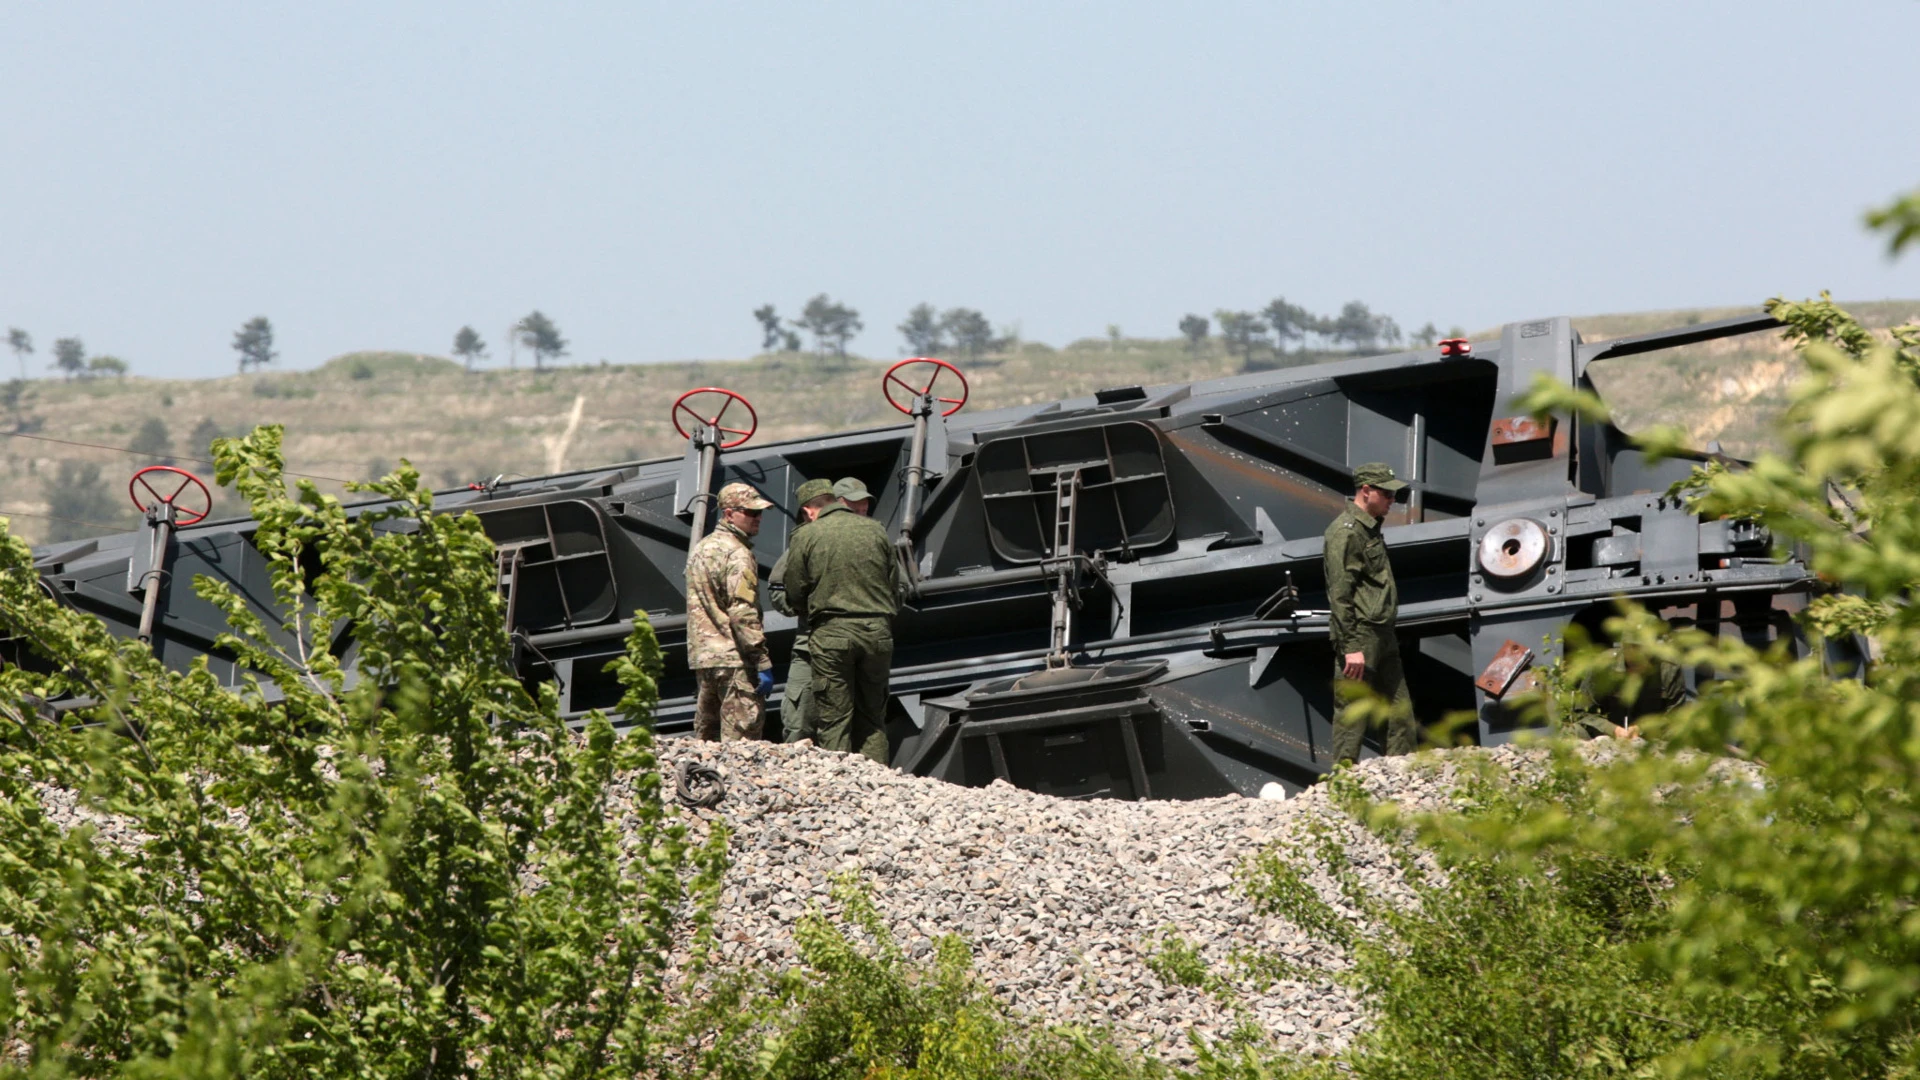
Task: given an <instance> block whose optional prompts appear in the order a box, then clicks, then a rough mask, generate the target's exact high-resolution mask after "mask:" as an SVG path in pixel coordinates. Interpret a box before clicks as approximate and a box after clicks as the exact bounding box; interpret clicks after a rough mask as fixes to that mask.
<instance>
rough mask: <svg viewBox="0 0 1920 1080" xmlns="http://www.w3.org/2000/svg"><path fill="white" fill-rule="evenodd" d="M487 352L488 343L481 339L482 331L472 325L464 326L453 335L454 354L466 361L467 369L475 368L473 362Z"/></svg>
mask: <svg viewBox="0 0 1920 1080" xmlns="http://www.w3.org/2000/svg"><path fill="white" fill-rule="evenodd" d="M486 354H487V343H486V342H484V341H482V340H480V332H479V331H477V330H475V329H474V328H473V327H471V326H463V327H461V328H460V331H459V332H458V333H456V334H454V335H453V355H455V356H457V357H459V358H460V359H462V360H464V361H466V364H467V370H468V371H472V370H473V362H474V361H475V360H477V359H479V358H481V357H483V356H485V355H486Z"/></svg>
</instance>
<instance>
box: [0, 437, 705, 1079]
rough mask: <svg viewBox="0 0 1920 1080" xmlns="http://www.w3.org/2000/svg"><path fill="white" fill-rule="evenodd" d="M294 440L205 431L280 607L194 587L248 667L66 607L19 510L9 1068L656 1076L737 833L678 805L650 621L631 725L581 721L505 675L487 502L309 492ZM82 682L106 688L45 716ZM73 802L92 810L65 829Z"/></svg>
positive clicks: (1, 839) (2, 599)
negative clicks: (681, 984) (484, 521)
mask: <svg viewBox="0 0 1920 1080" xmlns="http://www.w3.org/2000/svg"><path fill="white" fill-rule="evenodd" d="M280 439H281V432H280V429H279V428H277V427H265V428H261V429H259V430H257V431H255V432H254V433H253V434H252V435H251V436H249V437H248V438H246V439H244V440H225V439H223V440H219V441H218V442H217V443H216V444H215V456H216V458H217V459H218V462H219V472H218V479H219V481H220V482H221V483H222V484H232V485H233V486H234V487H235V488H236V489H237V490H238V491H239V492H240V493H241V494H242V495H244V496H245V497H246V498H247V499H248V501H249V503H250V504H251V506H252V508H253V513H254V516H255V518H256V519H257V521H258V530H257V532H256V533H255V536H254V541H255V543H256V545H257V546H258V548H259V550H260V551H261V553H262V554H263V555H264V556H265V557H266V559H267V562H268V564H269V566H270V567H271V570H272V580H273V589H274V594H275V598H276V600H277V602H278V604H279V606H280V609H281V610H282V611H284V612H286V613H287V614H286V618H285V620H284V621H283V622H281V623H280V624H278V625H268V624H265V623H263V622H262V621H261V620H260V619H259V618H257V617H256V616H255V615H254V614H253V613H252V610H251V609H250V608H249V607H248V606H247V605H246V604H245V603H243V602H242V601H241V600H240V599H239V598H238V597H236V596H234V595H232V594H231V593H230V592H229V591H227V589H226V588H225V587H224V586H222V585H220V584H218V583H215V582H211V581H209V580H207V579H205V578H201V579H199V580H197V581H196V582H195V583H194V584H195V589H196V590H197V591H198V592H199V594H200V595H201V596H203V597H205V598H207V599H208V600H210V601H211V602H213V603H215V604H217V605H219V606H220V607H221V608H222V609H223V610H224V611H225V612H226V614H227V616H228V620H229V625H230V627H231V631H232V632H231V633H230V634H228V635H225V636H223V638H222V639H221V641H220V643H219V648H220V649H222V650H225V651H226V652H228V653H230V654H232V655H234V656H236V657H238V658H239V660H240V662H241V664H242V665H243V667H245V668H246V669H248V670H249V671H251V672H253V673H255V674H254V675H252V676H250V677H249V678H248V679H247V681H246V684H245V685H244V686H242V687H240V688H239V689H237V690H235V689H229V688H227V687H224V686H222V685H221V684H220V682H219V681H218V680H217V679H216V678H215V677H214V676H213V675H212V674H211V673H210V672H209V671H208V670H207V667H206V665H205V663H204V661H202V662H199V663H196V664H195V666H194V667H193V668H192V670H190V671H187V672H185V673H181V672H175V671H171V670H168V669H166V668H164V667H162V666H161V665H160V664H159V663H158V662H157V661H156V660H155V659H154V658H153V656H151V655H150V654H149V652H148V651H147V649H146V648H145V647H144V646H141V645H139V644H138V643H136V642H132V641H128V640H124V639H118V638H114V637H112V636H110V635H109V634H108V633H107V632H106V630H105V629H104V628H103V626H102V625H101V624H100V622H99V621H98V620H96V619H93V618H91V617H88V616H86V615H83V614H81V613H78V612H75V611H73V610H70V609H68V608H66V607H63V606H61V605H59V604H57V603H55V602H53V601H52V600H50V599H48V598H47V596H46V595H45V594H44V593H42V592H41V590H40V589H39V586H38V582H37V578H36V575H35V573H34V570H33V567H32V560H31V553H30V552H29V550H28V549H27V547H26V545H24V544H23V543H21V542H20V541H19V540H17V539H14V538H13V537H11V536H6V535H4V534H0V633H4V635H7V636H12V637H14V638H16V639H17V640H18V642H19V643H21V644H23V645H24V646H25V647H26V648H27V649H28V650H30V652H31V653H32V654H34V656H35V657H36V658H37V662H36V663H35V664H33V665H31V666H30V668H19V667H8V668H6V669H5V670H0V725H4V730H0V1063H3V1064H4V1067H5V1068H6V1069H7V1070H8V1071H19V1072H21V1073H23V1074H26V1073H30V1074H31V1075H34V1076H48V1077H55V1076H100V1075H107V1074H110V1073H111V1074H117V1075H118V1074H124V1075H140V1076H194V1077H206V1076H223V1075H231V1076H237V1075H247V1076H301V1077H306V1076H349V1075H351V1076H413V1077H426V1076H515V1077H534V1076H555V1077H558V1076H602V1075H618V1076H631V1075H635V1074H636V1073H639V1072H643V1071H646V1070H648V1069H651V1068H655V1067H656V1066H657V1065H658V1064H659V1053H660V1050H661V1048H662V1047H663V1046H666V1045H669V1044H670V1043H671V1041H672V1040H673V1039H674V1038H675V1035H674V1033H673V1032H672V1031H671V1030H670V1029H671V1025H672V1023H674V1022H675V1020H676V1016H675V1013H674V1006H673V1005H672V1004H671V1003H670V1000H669V999H670V993H669V992H670V989H671V987H670V986H669V985H668V979H669V975H668V956H669V952H670V948H671V946H672V945H673V943H674V942H675V940H676V939H678V940H681V941H683V942H685V941H687V940H690V939H691V940H692V941H693V942H694V945H695V947H696V959H697V957H698V955H699V954H698V946H699V944H700V942H701V940H703V938H704V936H705V934H706V920H708V919H709V918H710V912H711V910H712V905H713V903H714V899H715V896H716V893H717V888H718V883H719V878H720V874H721V872H722V869H723V865H724V850H725V834H724V831H719V830H717V831H716V832H715V834H714V836H713V839H712V841H711V842H710V843H709V844H707V845H705V846H704V847H702V848H701V849H699V850H694V849H691V848H690V847H689V845H688V843H687V842H686V840H685V836H684V833H683V830H682V828H681V826H680V825H678V824H677V823H675V821H674V820H673V819H672V817H671V816H670V815H669V814H668V813H667V812H666V810H665V809H664V807H663V805H662V802H661V797H660V778H659V775H658V771H657V769H656V767H655V762H654V758H653V754H652V740H651V737H650V735H649V734H648V728H647V723H648V721H649V719H650V716H651V712H652V708H653V706H654V703H655V701H656V699H657V690H656V686H655V681H654V680H655V678H656V677H657V674H658V671H659V665H660V658H659V650H658V648H657V646H656V644H655V642H654V638H653V634H652V632H651V630H650V629H649V628H648V627H647V626H646V625H645V623H644V620H641V621H639V625H638V626H637V627H636V629H635V631H634V633H633V636H632V637H631V638H629V640H628V642H627V652H626V656H625V657H624V658H623V659H621V660H619V661H617V669H618V670H617V673H618V676H619V678H620V680H621V682H622V684H623V685H624V686H625V688H626V695H625V697H624V699H623V700H622V703H621V709H622V711H623V713H624V715H625V716H626V718H627V720H628V721H629V722H631V723H632V724H633V725H634V726H635V734H633V735H631V736H629V737H627V738H623V739H622V738H616V737H615V735H614V732H613V729H612V727H611V726H610V725H609V724H608V722H607V721H606V719H605V718H604V717H599V716H595V717H594V718H593V719H592V720H591V722H590V723H589V724H588V726H587V729H586V731H585V732H584V735H583V736H579V735H574V734H572V733H570V732H569V731H568V730H567V728H566V727H565V725H563V724H562V723H561V721H560V720H559V719H558V707H557V701H556V698H555V695H554V693H553V691H552V688H551V687H546V686H542V687H541V688H540V689H539V690H538V692H537V693H530V692H529V690H528V689H527V688H526V687H525V686H524V685H523V684H522V683H521V681H520V680H519V679H518V678H517V677H516V676H515V674H514V671H513V667H512V664H511V652H510V648H509V645H508V641H507V638H506V635H505V633H504V630H503V620H502V618H501V602H500V598H499V595H498V592H497V588H496V570H495V564H494V557H493V550H492V545H491V543H490V542H489V541H488V539H487V537H486V535H485V533H484V532H483V531H482V530H481V528H480V525H479V523H478V521H477V520H476V519H474V518H473V517H472V516H471V515H460V516H455V515H449V514H441V513H436V512H434V510H433V508H432V500H431V495H430V494H429V493H427V492H424V491H422V490H420V488H419V483H418V481H419V477H418V474H417V473H415V472H414V471H413V470H412V469H411V468H408V467H404V466H403V467H402V468H401V469H400V470H399V471H397V472H396V473H395V474H393V475H392V476H389V477H387V478H386V479H384V480H381V481H379V482H377V483H374V484H371V485H367V486H366V487H365V490H369V491H372V492H375V493H377V494H380V495H383V496H385V497H386V498H387V499H388V500H390V501H389V502H388V503H387V504H386V505H384V506H383V507H381V508H378V509H375V510H372V511H371V512H364V511H362V512H356V513H353V514H349V513H348V512H347V511H345V510H344V509H343V508H342V507H341V505H340V504H339V502H338V501H337V500H335V499H333V498H331V497H328V496H322V495H320V494H319V493H318V492H316V491H315V490H314V488H313V487H312V486H311V485H310V484H307V483H304V482H303V483H302V484H301V485H300V487H299V488H298V491H297V494H294V495H289V493H288V492H287V490H286V488H285V486H284V484H283V482H282V477H281V465H282V461H281V453H280ZM349 649H352V650H353V651H354V653H355V654H356V657H357V663H356V665H355V670H354V671H353V672H352V673H349V672H348V671H347V670H346V669H345V667H343V664H342V656H343V654H345V653H346V652H347V651H348V650H349ZM39 672H51V673H50V674H45V673H39ZM70 696H79V697H81V698H83V699H85V700H87V701H88V702H90V704H88V705H86V707H84V708H81V709H79V710H77V711H74V712H69V713H66V714H64V715H62V716H58V717H55V716H51V715H49V714H48V711H47V709H46V708H45V703H46V702H49V701H53V700H59V699H63V698H67V697H70ZM617 795H620V796H622V797H625V798H630V800H631V805H630V808H628V809H625V810H624V811H623V812H624V814H625V816H626V818H627V820H625V821H624V822H622V821H617V820H614V819H613V818H612V817H610V814H609V811H610V809H611V808H613V807H614V806H615V803H614V800H615V798H616V796H617ZM58 799H77V800H78V802H79V803H80V804H81V806H82V808H83V809H84V811H85V812H86V813H87V814H89V815H91V817H92V819H93V820H94V821H95V822H97V823H100V827H99V828H95V827H94V826H92V825H86V824H81V825H79V826H78V827H69V826H70V825H71V824H72V823H71V822H70V821H63V820H61V819H60V818H59V817H57V816H55V815H53V814H50V813H49V811H48V810H47V809H46V808H45V805H46V804H47V803H49V802H52V801H56V800H58ZM615 816H618V815H615ZM109 825H110V826H111V827H108V826H109Z"/></svg>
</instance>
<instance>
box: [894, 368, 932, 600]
mask: <svg viewBox="0 0 1920 1080" xmlns="http://www.w3.org/2000/svg"><path fill="white" fill-rule="evenodd" d="M932 415H933V388H932V387H931V386H929V387H928V388H927V392H926V393H924V394H921V395H920V396H919V397H916V398H914V399H913V444H912V449H911V450H909V451H908V453H907V490H906V493H905V495H904V496H903V497H902V498H901V500H900V535H899V536H898V537H897V538H895V540H894V542H893V544H894V549H895V554H896V556H897V557H898V558H899V560H900V563H901V568H902V569H903V570H905V571H906V575H907V580H908V581H909V582H912V583H913V586H914V590H915V591H916V592H917V591H918V587H919V585H920V560H919V559H918V558H915V557H914V551H913V527H914V526H915V525H918V524H919V523H920V493H921V491H922V489H923V485H924V484H925V482H926V472H927V424H928V423H930V422H931V421H930V418H931V417H932Z"/></svg>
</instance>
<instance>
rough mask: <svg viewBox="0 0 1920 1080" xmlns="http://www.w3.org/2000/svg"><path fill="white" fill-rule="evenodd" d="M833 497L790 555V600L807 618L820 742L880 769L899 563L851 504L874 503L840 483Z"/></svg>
mask: <svg viewBox="0 0 1920 1080" xmlns="http://www.w3.org/2000/svg"><path fill="white" fill-rule="evenodd" d="M833 493H834V495H835V496H837V497H838V498H837V499H836V500H835V501H834V502H833V503H832V504H830V505H829V506H827V507H826V509H824V510H822V511H820V515H819V516H818V517H816V518H814V520H813V524H811V525H808V526H807V527H806V528H804V529H801V530H800V531H799V532H798V533H797V534H795V536H794V538H793V543H792V545H791V546H789V547H788V549H787V573H786V586H787V601H788V603H790V604H792V605H793V607H794V608H795V610H798V611H804V612H806V613H807V627H808V634H807V639H808V641H807V643H808V647H809V649H810V650H811V651H812V654H813V657H812V659H813V726H814V730H815V732H816V733H817V736H816V737H817V741H818V743H819V744H820V746H822V747H824V748H826V749H829V750H842V751H849V752H853V751H857V752H859V753H862V754H865V755H866V756H868V757H870V758H872V759H873V760H875V761H878V762H881V763H885V762H886V760H887V756H888V754H887V728H886V720H887V682H888V677H889V676H890V675H891V673H892V667H893V616H894V613H895V612H896V611H897V610H898V609H899V599H898V597H899V595H900V588H901V584H902V580H901V569H900V560H899V559H898V558H897V557H895V555H894V552H893V544H891V543H890V542H888V540H887V530H886V529H885V528H883V527H881V525H880V523H879V522H877V521H873V520H872V519H870V518H866V517H862V516H861V515H860V514H858V513H856V512H855V511H854V510H853V508H852V507H851V506H850V505H849V504H850V503H859V502H863V501H865V502H871V500H872V498H873V496H872V495H871V494H869V493H868V492H867V489H866V486H865V485H864V484H862V483H860V481H858V480H852V479H847V480H842V481H840V482H838V483H836V484H834V485H833Z"/></svg>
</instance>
